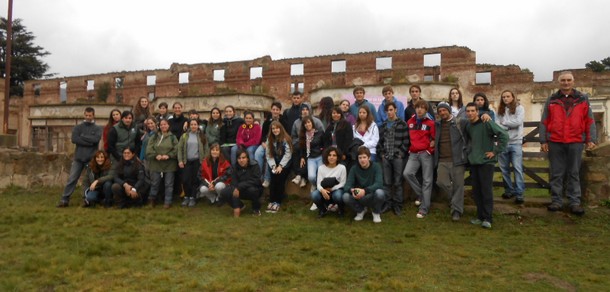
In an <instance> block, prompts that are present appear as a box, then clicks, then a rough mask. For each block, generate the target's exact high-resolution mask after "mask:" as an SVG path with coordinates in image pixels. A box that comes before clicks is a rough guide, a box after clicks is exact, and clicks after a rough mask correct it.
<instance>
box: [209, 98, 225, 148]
mask: <svg viewBox="0 0 610 292" xmlns="http://www.w3.org/2000/svg"><path fill="white" fill-rule="evenodd" d="M220 127H222V113H221V112H220V109H219V108H217V107H213V108H212V110H211V111H210V119H209V120H208V126H207V127H205V137H206V138H207V140H208V146H212V144H215V143H220Z"/></svg>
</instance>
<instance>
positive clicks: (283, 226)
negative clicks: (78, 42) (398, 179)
mask: <svg viewBox="0 0 610 292" xmlns="http://www.w3.org/2000/svg"><path fill="white" fill-rule="evenodd" d="M60 192H61V190H60V189H59V188H51V189H48V188H47V189H32V190H25V189H21V188H16V187H10V188H7V189H4V190H2V192H0V210H1V212H0V290H1V291H23V290H45V291H74V290H89V291H108V290H121V291H133V290H138V291H142V290H149V291H160V290H163V291H167V290H177V291H182V290H189V291H287V290H296V291H328V290H339V291H346V290H356V291H362V290H378V291H381V290H382V291H392V290H394V291H404V290H441V291H443V290H450V291H465V290H469V291H481V290H484V291H489V290H494V291H508V290H511V291H513V290H521V291H556V290H558V289H563V290H582V291H602V290H607V289H608V288H607V287H609V285H610V278H608V275H609V274H610V255H609V253H608V246H609V244H610V234H609V230H610V224H608V222H609V220H610V212H609V210H608V208H597V209H588V210H587V214H586V215H585V216H584V217H582V218H578V217H572V216H570V215H568V214H563V213H559V214H547V215H543V216H538V217H524V216H508V215H506V216H504V215H497V214H496V215H495V217H494V219H495V221H494V224H493V229H491V230H484V229H482V228H480V227H476V226H473V225H470V224H469V223H468V222H467V221H468V220H467V219H469V217H471V216H472V215H473V214H472V213H467V214H465V216H464V218H463V219H462V220H461V221H460V222H458V223H453V222H450V219H449V214H447V213H448V211H447V210H439V209H433V210H432V212H431V214H430V215H429V216H428V217H426V219H423V220H418V219H415V213H416V209H415V208H409V209H407V210H405V216H403V217H400V218H398V217H396V216H394V215H392V214H385V215H383V216H382V219H383V222H382V223H381V224H374V223H373V222H372V220H371V217H370V214H367V216H366V217H365V221H363V222H354V221H352V220H351V219H350V218H351V217H353V214H352V213H351V212H348V216H347V217H346V218H344V219H337V218H335V216H334V214H331V215H329V216H328V217H327V218H324V219H322V220H318V219H315V213H314V212H311V211H309V210H308V206H309V205H308V203H307V202H306V201H301V200H298V199H294V198H291V199H292V200H291V201H289V202H288V204H287V206H286V207H285V208H284V206H283V209H282V211H281V212H280V213H278V214H273V215H270V214H263V215H262V216H261V217H252V216H249V215H244V216H243V217H242V218H237V219H236V218H232V217H231V210H230V209H229V207H228V206H226V205H225V206H224V207H221V208H217V207H213V206H209V205H207V204H199V205H198V206H197V207H196V208H194V209H181V208H180V207H177V205H176V206H174V207H173V208H172V209H170V210H162V209H161V208H155V209H152V210H151V209H146V208H141V209H127V210H117V209H104V208H94V209H84V208H80V207H76V206H77V205H78V204H79V203H80V202H79V201H80V200H79V198H77V197H75V198H73V201H72V205H71V206H70V207H69V208H66V209H57V208H55V207H54V204H55V203H56V202H57V201H58V199H59V194H60ZM75 194H78V192H77V193H75ZM249 208H250V206H249V204H248V210H249ZM246 214H247V212H246Z"/></svg>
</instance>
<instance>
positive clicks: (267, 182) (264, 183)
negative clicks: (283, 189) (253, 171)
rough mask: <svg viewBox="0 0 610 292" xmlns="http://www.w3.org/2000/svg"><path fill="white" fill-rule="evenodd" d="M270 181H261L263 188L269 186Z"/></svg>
mask: <svg viewBox="0 0 610 292" xmlns="http://www.w3.org/2000/svg"><path fill="white" fill-rule="evenodd" d="M269 184H270V182H269V181H268V180H266V181H264V182H263V188H268V187H269Z"/></svg>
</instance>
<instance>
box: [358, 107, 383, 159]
mask: <svg viewBox="0 0 610 292" xmlns="http://www.w3.org/2000/svg"><path fill="white" fill-rule="evenodd" d="M353 133H354V138H358V139H360V140H362V142H364V146H365V147H366V148H368V149H369V151H370V152H371V161H373V162H375V161H376V158H377V154H376V153H377V143H378V142H379V129H378V128H377V124H375V123H374V117H373V115H372V114H371V110H370V109H369V107H368V106H366V105H365V106H361V107H360V108H359V109H358V119H356V124H355V125H354V131H353Z"/></svg>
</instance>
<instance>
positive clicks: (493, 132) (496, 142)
mask: <svg viewBox="0 0 610 292" xmlns="http://www.w3.org/2000/svg"><path fill="white" fill-rule="evenodd" d="M466 116H467V117H468V120H469V122H470V123H468V124H467V125H466V133H467V135H468V139H469V141H470V149H469V152H468V162H470V175H471V177H472V196H473V198H474V202H475V204H476V205H477V218H474V219H472V220H470V223H472V224H475V225H480V226H481V227H483V228H491V223H492V222H493V218H492V212H493V203H494V200H493V175H494V165H495V164H496V162H497V158H496V157H497V156H498V154H500V153H502V151H504V149H505V148H506V143H507V142H508V134H507V133H506V131H504V129H502V128H501V127H500V126H498V125H497V124H496V123H495V122H494V121H488V122H483V121H482V120H481V118H479V109H478V106H477V105H476V104H475V103H473V102H471V103H469V104H467V105H466Z"/></svg>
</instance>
